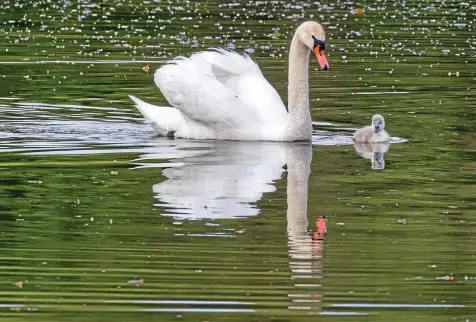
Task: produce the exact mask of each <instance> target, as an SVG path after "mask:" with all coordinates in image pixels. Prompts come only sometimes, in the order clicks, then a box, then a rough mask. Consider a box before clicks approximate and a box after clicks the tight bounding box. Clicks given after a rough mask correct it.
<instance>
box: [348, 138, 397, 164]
mask: <svg viewBox="0 0 476 322" xmlns="http://www.w3.org/2000/svg"><path fill="white" fill-rule="evenodd" d="M354 147H355V152H356V153H357V154H358V155H360V156H361V157H363V158H366V159H369V160H370V164H371V166H372V169H384V168H385V159H384V154H385V153H386V152H387V151H388V148H389V147H390V144H389V143H355V144H354Z"/></svg>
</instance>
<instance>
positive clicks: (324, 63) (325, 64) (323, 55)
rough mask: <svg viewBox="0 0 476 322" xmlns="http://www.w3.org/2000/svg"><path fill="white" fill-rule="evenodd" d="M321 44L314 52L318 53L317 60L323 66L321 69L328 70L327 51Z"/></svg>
mask: <svg viewBox="0 0 476 322" xmlns="http://www.w3.org/2000/svg"><path fill="white" fill-rule="evenodd" d="M320 48H321V46H316V47H314V54H315V55H316V58H317V61H318V62H319V65H320V66H321V69H323V70H328V69H329V63H328V62H327V58H326V53H325V51H324V50H320Z"/></svg>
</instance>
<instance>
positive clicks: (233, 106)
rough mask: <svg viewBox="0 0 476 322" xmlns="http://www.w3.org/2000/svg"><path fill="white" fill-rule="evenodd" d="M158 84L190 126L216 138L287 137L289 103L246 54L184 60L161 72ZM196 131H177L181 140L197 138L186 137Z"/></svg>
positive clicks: (223, 53) (213, 52) (215, 54)
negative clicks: (203, 129) (285, 101)
mask: <svg viewBox="0 0 476 322" xmlns="http://www.w3.org/2000/svg"><path fill="white" fill-rule="evenodd" d="M154 81H155V83H156V85H157V86H158V87H159V89H160V90H161V91H162V93H163V95H164V96H165V98H166V99H167V101H168V102H169V103H170V104H171V105H172V106H173V107H175V108H177V109H178V110H180V112H181V113H182V114H183V115H184V118H185V119H186V120H187V122H188V124H193V123H199V124H200V126H202V127H207V128H212V129H213V131H214V132H215V133H216V136H217V137H215V138H218V139H243V140H247V139H248V140H253V139H256V136H259V137H260V138H262V139H272V140H273V138H272V137H273V136H274V137H276V136H277V133H283V132H284V126H285V123H286V120H287V111H286V109H285V107H284V104H283V103H282V101H281V99H280V97H279V95H278V93H277V92H276V90H275V89H274V88H273V87H272V86H271V85H270V84H269V83H268V82H267V81H266V79H265V78H264V76H263V75H262V73H261V71H260V69H259V67H258V65H257V64H256V63H255V62H254V61H253V60H251V58H250V57H248V56H246V55H240V54H238V53H235V52H231V51H225V50H211V51H204V52H199V53H196V54H193V55H192V56H191V57H190V58H185V57H178V58H176V59H174V60H172V61H171V62H169V63H168V64H166V65H164V66H162V67H160V68H159V69H158V70H157V71H156V72H155V74H154ZM192 127H193V126H192ZM192 127H190V128H188V129H184V130H183V132H184V133H180V129H179V130H177V131H178V132H177V134H178V136H184V137H191V134H192V133H185V132H187V131H188V132H190V131H192V130H193V129H192ZM181 134H183V135H181Z"/></svg>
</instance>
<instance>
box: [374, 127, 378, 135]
mask: <svg viewBox="0 0 476 322" xmlns="http://www.w3.org/2000/svg"><path fill="white" fill-rule="evenodd" d="M378 130H379V127H378V125H375V126H374V133H378Z"/></svg>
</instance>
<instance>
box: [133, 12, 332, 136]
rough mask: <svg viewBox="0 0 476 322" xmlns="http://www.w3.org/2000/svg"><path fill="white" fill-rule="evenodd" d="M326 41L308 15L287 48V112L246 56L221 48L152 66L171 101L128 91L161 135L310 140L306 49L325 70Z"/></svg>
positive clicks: (254, 64) (255, 66)
mask: <svg viewBox="0 0 476 322" xmlns="http://www.w3.org/2000/svg"><path fill="white" fill-rule="evenodd" d="M325 46H326V45H325V33H324V29H323V28H322V26H321V25H320V24H319V23H317V22H314V21H308V22H304V23H303V24H301V25H300V26H299V27H298V28H297V30H296V33H295V34H294V37H293V39H292V42H291V48H290V51H289V76H288V104H289V106H288V110H289V113H288V111H287V110H286V107H285V106H284V104H283V102H282V100H281V98H280V97H279V95H278V93H277V92H276V90H275V89H274V88H273V87H272V86H271V85H270V84H269V83H268V82H267V81H266V79H265V78H264V76H263V74H262V73H261V71H260V69H259V67H258V65H257V64H256V63H255V62H253V61H252V60H251V58H250V57H248V56H246V55H245V56H242V55H239V54H237V53H235V52H230V51H225V50H214V51H205V52H199V53H196V54H193V55H192V56H191V57H190V58H185V57H178V58H176V59H175V60H173V61H171V62H170V63H169V64H166V65H164V66H162V67H160V68H159V69H158V70H157V71H156V72H155V75H154V81H155V84H156V85H157V86H158V87H159V89H160V90H161V91H162V94H163V95H164V96H165V98H166V99H167V101H168V102H169V103H170V104H171V105H172V107H164V106H154V105H151V104H148V103H145V102H143V101H141V100H139V99H137V98H136V97H134V96H131V95H130V96H129V97H130V98H131V99H132V100H133V101H134V103H135V105H136V107H137V108H138V109H139V111H140V112H141V113H142V115H143V116H144V118H145V119H146V120H147V121H148V122H150V123H151V124H152V126H153V128H154V129H155V130H156V131H157V132H158V133H159V134H160V135H163V136H169V137H170V136H173V137H181V138H189V139H214V140H260V141H298V140H310V139H311V136H312V122H311V114H310V111H309V83H308V68H309V67H308V65H309V53H310V52H311V51H314V53H315V55H316V57H317V59H318V62H319V64H320V66H321V68H322V69H324V70H327V69H328V67H329V64H328V63H327V59H326V56H325V53H324V50H325Z"/></svg>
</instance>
